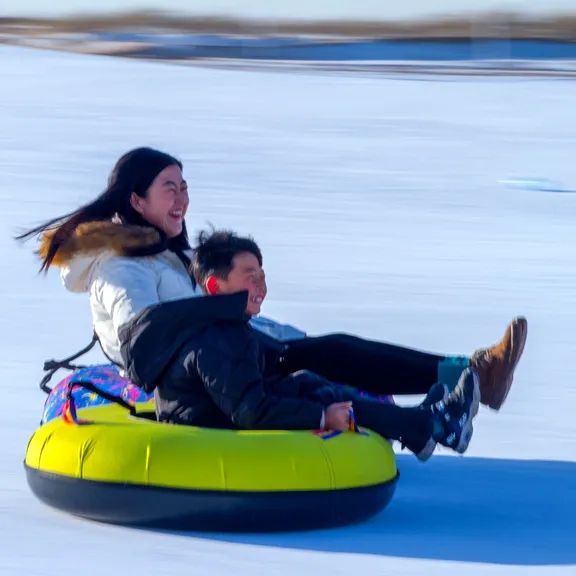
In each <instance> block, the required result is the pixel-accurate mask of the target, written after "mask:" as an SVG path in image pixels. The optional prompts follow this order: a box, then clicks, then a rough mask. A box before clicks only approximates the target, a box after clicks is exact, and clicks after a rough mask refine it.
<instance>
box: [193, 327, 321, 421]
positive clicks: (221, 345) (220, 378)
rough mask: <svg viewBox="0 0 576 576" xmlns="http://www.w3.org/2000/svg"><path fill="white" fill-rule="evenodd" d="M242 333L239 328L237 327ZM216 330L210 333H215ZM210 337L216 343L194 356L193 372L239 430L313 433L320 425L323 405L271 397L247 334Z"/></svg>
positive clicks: (203, 348) (230, 333)
mask: <svg viewBox="0 0 576 576" xmlns="http://www.w3.org/2000/svg"><path fill="white" fill-rule="evenodd" d="M238 329H239V330H240V328H238ZM213 330H214V328H213V329H210V330H209V332H212V333H213ZM226 333H227V337H228V336H229V337H230V338H231V340H232V341H225V340H223V339H222V335H218V336H215V335H210V336H209V337H208V338H206V340H209V341H212V342H216V343H215V344H211V343H209V344H207V345H205V346H201V347H200V348H199V350H198V353H197V354H196V355H195V359H194V363H195V366H194V367H192V366H189V367H187V369H189V370H190V369H193V370H195V371H196V372H197V374H198V375H199V376H200V378H201V380H202V382H203V384H204V387H205V389H206V391H207V392H208V394H209V395H210V397H211V398H212V400H213V401H214V403H215V404H216V405H217V406H218V408H219V409H220V410H222V412H224V414H226V416H227V417H228V418H230V420H231V421H232V422H233V424H234V425H236V426H238V427H239V428H245V429H270V430H311V429H317V428H319V427H320V426H321V423H322V419H323V415H324V408H323V406H322V404H320V403H317V402H313V401H311V400H308V399H306V398H287V397H280V396H275V395H273V394H269V393H268V392H267V390H266V385H265V382H264V380H263V378H262V373H261V371H260V367H259V363H258V350H257V344H256V342H255V340H254V339H248V342H247V344H246V345H245V346H238V345H237V344H236V342H238V341H243V342H245V341H246V339H245V334H240V333H235V331H228V330H227V331H226Z"/></svg>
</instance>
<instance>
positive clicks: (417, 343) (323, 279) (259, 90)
mask: <svg viewBox="0 0 576 576" xmlns="http://www.w3.org/2000/svg"><path fill="white" fill-rule="evenodd" d="M0 79H1V80H0V83H1V87H0V203H1V206H2V210H1V211H0V227H1V232H2V233H1V234H0V249H1V253H2V258H3V262H2V270H3V272H2V278H3V281H2V283H1V285H0V300H1V301H2V303H3V304H2V307H1V308H0V334H2V336H1V340H0V342H1V345H0V354H1V363H0V373H1V378H0V393H1V395H2V398H3V405H4V409H3V414H2V417H1V418H0V427H1V431H2V434H1V442H0V549H1V550H2V553H1V554H0V574H2V575H4V574H7V575H8V574H27V575H30V576H35V575H54V576H56V575H60V574H62V573H63V571H72V570H73V571H74V572H77V573H79V574H83V575H84V576H92V575H98V576H101V575H102V574H123V573H125V572H127V573H138V574H142V575H147V574H150V575H152V574H153V575H158V576H160V575H164V574H169V575H171V576H176V575H180V574H182V575H184V574H186V575H189V574H229V573H234V574H239V575H251V576H256V575H266V576H269V575H275V574H296V573H297V574H299V575H301V576H304V575H307V574H310V575H314V576H318V575H319V574H322V575H325V574H329V575H330V576H332V575H337V574H343V575H344V574H346V575H348V574H350V573H355V574H356V573H357V574H366V575H368V574H394V575H418V576H420V575H422V574H442V576H445V575H461V574H466V575H468V574H475V575H482V576H485V575H500V574H502V575H503V574H506V575H508V574H520V575H536V574H538V575H541V574H550V575H566V576H567V575H573V574H574V573H575V572H576V521H575V517H576V420H575V418H574V412H575V411H576V366H575V363H574V355H575V347H574V326H575V325H576V311H575V309H574V302H575V298H574V294H575V292H574V291H575V286H576V259H575V258H574V243H575V241H576V232H575V226H574V222H575V221H576V194H572V193H570V191H574V190H575V189H576V162H575V158H576V137H575V136H574V135H575V133H576V116H575V115H574V105H573V101H574V98H573V95H574V89H575V86H574V81H571V80H566V79H506V78H497V79H496V78H466V77H462V78H454V77H451V78H448V77H434V78H424V77H417V76H412V77H410V76H405V77H402V78H399V77H393V78H392V77H390V78H386V77H382V76H379V77H369V76H366V77H359V76H346V75H333V74H332V75H314V74H312V73H310V74H306V73H275V72H273V71H266V72H249V71H226V70H209V69H196V68H192V67H180V66H172V65H169V64H161V63H149V62H148V63H146V62H135V61H123V60H121V59H117V58H107V57H93V56H83V55H74V54H63V53H57V52H41V51H34V50H29V49H24V48H14V47H0ZM140 145H151V146H156V147H159V148H162V149H166V150H167V151H169V152H171V153H174V154H176V155H178V156H179V157H180V158H182V160H183V161H184V163H185V173H186V176H187V178H188V181H189V183H190V188H191V205H190V212H189V218H188V224H189V228H190V229H191V230H198V229H199V228H200V227H202V226H205V224H206V223H207V222H212V223H214V224H215V225H217V226H227V227H232V228H235V229H237V230H238V231H240V232H242V233H251V234H253V235H254V237H255V238H256V239H257V240H258V241H259V242H260V244H261V245H262V247H263V250H264V256H265V267H266V269H267V273H268V277H269V284H270V286H269V288H270V292H269V298H268V302H267V303H266V305H265V312H266V314H267V315H269V316H272V317H275V318H277V319H279V320H281V321H285V322H291V323H294V324H296V325H298V326H300V327H302V328H304V329H306V330H308V331H309V332H310V333H322V332H328V331H348V332H353V333H358V334H362V335H364V336H367V337H372V338H379V339H385V340H389V341H393V342H397V343H399V344H404V345H409V346H414V347H418V348H423V349H429V350H432V351H441V352H455V353H470V352H472V351H473V350H474V348H476V347H479V346H484V345H487V344H490V343H491V342H493V341H495V340H496V339H497V338H499V337H500V334H501V331H502V330H503V328H504V326H505V324H506V322H507V321H508V319H509V318H510V317H512V316H513V315H514V314H525V315H526V316H527V317H528V318H529V321H530V334H529V340H528V344H527V347H526V352H525V357H524V359H523V361H522V363H521V365H520V366H519V369H518V372H517V378H516V382H515V386H514V388H513V390H512V393H511V395H510V398H509V400H508V402H507V403H506V405H505V407H504V409H503V410H502V411H501V413H499V414H494V413H491V412H489V411H487V410H485V409H482V410H481V411H480V414H479V416H478V418H477V424H476V426H475V430H476V433H475V437H474V439H473V442H472V444H471V446H470V449H469V451H468V453H467V454H466V455H465V456H464V457H455V456H453V455H452V454H449V453H448V452H447V451H443V452H439V453H438V454H437V456H435V457H434V459H433V460H432V461H431V462H429V463H427V464H424V465H423V464H419V463H417V462H416V461H415V460H414V458H412V457H411V456H409V455H407V454H401V455H400V456H399V458H398V462H399V467H400V470H401V479H400V482H399V485H398V489H397V493H396V496H395V498H394V500H393V501H392V503H391V505H390V506H389V508H388V509H387V510H385V511H384V512H383V513H382V514H380V515H379V516H377V517H376V518H374V519H373V520H371V521H369V522H366V523H364V524H360V525H356V526H353V527H348V528H341V529H334V530H324V531H317V532H308V533H291V534H274V535H270V534H269V535H222V534H200V533H193V534H190V533H172V532H158V531H151V530H136V529H126V528H122V527H114V526H108V525H104V524H97V523H92V522H88V521H85V520H80V519H77V518H74V517H71V516H68V515H65V514H63V513H60V512H58V511H55V510H52V509H50V508H47V507H46V506H44V505H43V504H41V503H40V502H38V501H37V500H36V499H35V498H34V496H33V495H32V494H31V492H30V491H29V490H28V487H27V485H26V481H25V477H24V471H23V467H22V459H23V455H24V451H25V448H26V441H27V438H28V437H29V435H30V434H31V433H32V431H33V430H34V428H35V427H36V426H37V423H38V420H39V418H40V413H41V408H42V403H43V400H44V397H43V394H42V393H41V392H40V391H39V390H38V389H37V381H38V380H39V378H40V376H41V366H42V362H43V360H44V359H46V358H49V357H61V356H63V355H66V354H67V353H70V352H72V351H75V350H76V349H78V348H79V347H80V346H81V345H82V344H84V343H85V342H87V341H88V340H89V337H90V318H89V312H88V305H87V301H86V298H85V297H82V296H74V295H71V294H67V293H65V292H64V290H63V289H62V288H61V286H60V282H59V279H58V277H57V275H56V274H54V273H51V274H49V275H48V277H46V278H44V277H41V276H38V275H37V274H36V269H37V262H36V261H35V258H34V255H33V254H32V250H33V247H34V246H33V244H32V243H31V244H28V245H24V246H21V245H18V244H17V243H15V242H14V241H13V240H12V236H13V235H14V234H16V233H17V232H18V231H20V230H22V229H23V228H25V227H26V226H30V225H33V224H35V223H38V222H40V221H42V220H43V219H46V218H48V217H50V216H55V215H59V214H61V213H63V212H66V211H68V210H70V209H72V208H74V207H76V206H77V205H78V204H79V203H81V202H83V201H85V200H87V199H89V198H90V197H92V196H93V195H95V194H96V193H98V192H99V191H100V190H101V189H102V188H103V187H104V185H105V181H106V178H107V175H108V172H109V171H110V169H111V167H112V165H113V163H114V162H115V160H116V158H117V157H118V156H119V155H120V154H122V153H123V152H125V151H126V150H128V149H130V148H132V147H135V146H140ZM519 178H520V179H522V178H531V179H534V178H537V179H543V178H544V179H550V180H552V181H554V182H558V183H559V185H560V186H561V187H562V189H564V190H565V191H567V192H565V193H554V192H545V191H539V190H533V189H523V188H522V187H519V186H514V187H511V186H509V185H506V183H507V182H510V181H517V180H518V179H519Z"/></svg>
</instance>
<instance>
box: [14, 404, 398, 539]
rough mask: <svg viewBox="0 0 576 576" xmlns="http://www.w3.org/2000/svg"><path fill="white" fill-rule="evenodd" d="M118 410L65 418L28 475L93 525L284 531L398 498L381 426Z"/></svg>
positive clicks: (34, 447) (43, 433) (43, 430)
mask: <svg viewBox="0 0 576 576" xmlns="http://www.w3.org/2000/svg"><path fill="white" fill-rule="evenodd" d="M152 410H153V405H152V404H151V403H148V404H140V405H139V406H138V417H133V416H131V415H130V414H129V413H128V412H127V411H126V410H124V409H123V408H122V407H120V406H118V405H116V404H108V405H102V406H97V407H91V408H84V409H81V410H79V411H78V417H79V418H80V419H82V420H84V421H85V423H81V424H73V423H72V424H70V423H67V422H65V421H64V420H63V419H62V418H56V419H54V420H51V421H50V422H48V423H46V424H44V425H42V426H41V427H40V428H39V429H38V430H37V431H36V432H35V433H34V434H33V436H32V438H31V439H30V441H29V444H28V448H27V451H26V459H25V468H26V473H27V479H28V483H29V485H30V487H31V489H32V491H33V492H34V493H35V494H36V496H38V497H39V498H40V499H41V500H43V501H44V502H46V503H48V504H50V505H52V506H55V507H57V508H60V509H63V510H66V511H68V512H71V513H73V514H77V515H80V516H84V517H87V518H91V519H96V520H101V521H107V522H113V523H120V524H133V525H140V526H159V527H169V528H180V529H182V528H184V529H200V530H247V531H255V530H256V531H259V530H274V529H277V530H283V529H296V528H312V527H321V526H330V525H339V524H345V523H349V522H355V521H359V520H361V519H363V518H366V517H369V516H371V515H373V514H375V513H377V512H379V511H380V510H382V509H383V508H384V507H385V506H386V505H387V504H388V502H389V501H390V499H391V498H392V495H393V493H394V489H395V485H396V481H397V477H398V472H397V469H396V462H395V457H394V453H393V451H392V449H391V447H390V444H389V443H388V442H387V441H386V440H384V439H383V438H381V437H380V436H378V435H377V434H375V433H373V432H371V431H362V432H361V433H354V432H347V433H341V434H338V433H336V434H334V433H326V432H313V431H278V430H273V431H254V430H250V431H243V430H219V429H208V428H196V427H189V426H176V425H170V424H162V423H158V422H156V421H154V420H153V419H152V417H153V412H152Z"/></svg>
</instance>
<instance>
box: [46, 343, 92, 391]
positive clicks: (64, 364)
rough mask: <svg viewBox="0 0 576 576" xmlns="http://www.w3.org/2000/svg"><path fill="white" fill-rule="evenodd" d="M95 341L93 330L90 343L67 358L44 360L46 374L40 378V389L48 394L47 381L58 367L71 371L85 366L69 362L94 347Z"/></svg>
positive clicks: (50, 389) (49, 389)
mask: <svg viewBox="0 0 576 576" xmlns="http://www.w3.org/2000/svg"><path fill="white" fill-rule="evenodd" d="M96 342H98V336H97V335H96V332H94V333H93V334H92V341H91V342H90V344H88V346H85V347H84V348H82V350H80V351H78V352H76V353H75V354H72V356H68V358H64V360H46V362H44V368H43V369H44V372H47V374H45V375H44V377H43V378H42V380H40V389H41V390H42V391H43V392H46V394H50V392H52V388H50V386H48V382H50V380H51V379H52V376H54V374H55V373H56V372H57V371H58V370H60V368H66V369H67V370H72V371H74V370H80V369H81V368H86V366H81V365H77V364H71V362H72V360H76V358H78V357H79V356H82V355H83V354H86V352H88V351H89V350H91V349H92V348H94V345H95V344H96Z"/></svg>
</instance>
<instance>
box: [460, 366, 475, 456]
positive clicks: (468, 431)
mask: <svg viewBox="0 0 576 576" xmlns="http://www.w3.org/2000/svg"><path fill="white" fill-rule="evenodd" d="M470 373H471V374H472V381H473V386H474V388H473V391H472V403H471V404H470V410H469V411H468V420H467V421H466V424H465V425H464V428H462V433H461V434H460V441H459V442H458V444H457V445H456V446H455V447H454V450H455V451H456V452H458V454H464V452H466V450H467V449H468V445H469V444H470V440H472V435H473V434H474V426H473V424H472V421H473V420H474V418H475V417H476V414H478V409H479V407H480V379H479V378H478V374H477V373H476V371H475V370H470Z"/></svg>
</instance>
